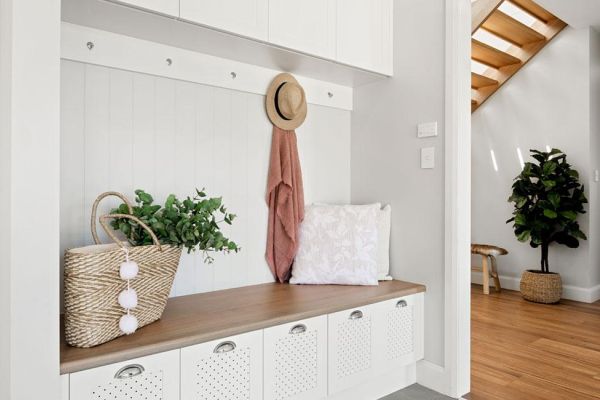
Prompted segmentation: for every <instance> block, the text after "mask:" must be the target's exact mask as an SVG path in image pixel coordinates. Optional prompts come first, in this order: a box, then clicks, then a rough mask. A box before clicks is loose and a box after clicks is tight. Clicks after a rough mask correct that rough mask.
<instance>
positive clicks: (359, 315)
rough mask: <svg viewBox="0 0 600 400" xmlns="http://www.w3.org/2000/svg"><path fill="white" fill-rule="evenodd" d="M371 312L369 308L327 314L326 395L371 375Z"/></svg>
mask: <svg viewBox="0 0 600 400" xmlns="http://www.w3.org/2000/svg"><path fill="white" fill-rule="evenodd" d="M374 311H375V308H374V307H373V306H371V305H370V306H364V307H359V308H352V309H348V310H344V311H340V312H337V313H334V314H330V315H329V394H333V393H336V392H339V391H341V390H343V389H347V388H350V387H352V386H356V385H357V384H360V383H362V382H365V381H367V380H368V379H369V378H370V377H371V376H372V375H373V366H374V361H375V360H374V359H373V347H374V344H375V342H374V338H375V335H374V331H375V329H374V326H373V322H374Z"/></svg>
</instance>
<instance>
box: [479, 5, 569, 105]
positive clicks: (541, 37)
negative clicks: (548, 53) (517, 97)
mask: <svg viewBox="0 0 600 400" xmlns="http://www.w3.org/2000/svg"><path fill="white" fill-rule="evenodd" d="M504 3H508V4H506V5H504ZM503 10H504V11H503ZM509 11H510V12H509ZM514 11H517V12H516V13H515V12H514ZM523 12H524V13H523ZM509 14H513V16H511V15H509ZM519 14H522V15H525V16H527V17H528V18H527V19H528V21H524V19H523V18H519ZM531 17H533V18H531ZM565 26H567V24H566V23H565V22H564V21H562V20H560V19H558V18H557V17H555V16H554V15H552V14H551V13H549V12H548V11H547V10H545V9H544V8H542V7H540V6H539V5H538V4H536V3H535V2H533V1H532V0H476V1H474V2H473V3H472V22H471V33H472V38H471V59H472V60H473V61H476V62H477V63H478V64H476V65H478V67H477V69H478V70H477V71H472V72H471V112H474V111H475V110H476V109H477V108H478V107H479V106H481V105H482V104H483V103H484V102H485V101H486V100H487V99H488V98H489V97H490V96H492V95H493V94H494V93H495V92H496V91H497V90H498V89H500V87H501V86H502V85H503V84H504V83H506V82H507V81H508V80H509V79H510V78H511V77H512V76H513V75H514V74H516V73H517V71H519V69H521V68H522V67H523V66H524V65H525V64H527V62H529V60H531V59H532V58H533V57H534V56H535V55H536V54H537V53H538V52H539V51H540V50H541V49H542V48H544V46H546V45H547V44H548V43H549V42H550V41H551V40H552V39H553V38H554V37H555V36H556V35H557V34H558V33H559V32H560V31H561V30H562V29H563V28H564V27H565ZM480 37H485V38H491V39H492V40H488V42H489V43H485V42H484V41H482V40H479V39H477V38H480ZM497 39H501V40H497Z"/></svg>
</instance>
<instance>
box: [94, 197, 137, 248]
mask: <svg viewBox="0 0 600 400" xmlns="http://www.w3.org/2000/svg"><path fill="white" fill-rule="evenodd" d="M109 196H115V197H118V198H119V199H121V200H123V202H124V203H125V204H127V208H128V209H129V214H131V215H133V207H131V203H130V202H129V200H127V197H125V196H124V195H122V194H121V193H119V192H104V193H102V194H101V195H100V196H98V198H97V199H96V200H95V201H94V205H93V206H92V221H91V224H90V226H91V227H92V237H93V238H94V243H96V244H101V242H100V238H99V237H98V228H97V227H96V214H97V212H98V205H99V204H100V201H102V199H104V198H105V197H109ZM105 230H106V228H105ZM106 233H108V231H106ZM108 234H109V236H111V238H112V237H113V236H112V235H110V233H108ZM113 240H114V238H113ZM117 243H121V242H120V241H117Z"/></svg>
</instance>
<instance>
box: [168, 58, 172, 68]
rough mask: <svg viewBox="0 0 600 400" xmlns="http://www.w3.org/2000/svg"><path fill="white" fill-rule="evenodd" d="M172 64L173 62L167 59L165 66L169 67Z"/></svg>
mask: <svg viewBox="0 0 600 400" xmlns="http://www.w3.org/2000/svg"><path fill="white" fill-rule="evenodd" d="M172 64H173V60H171V59H170V58H167V65H168V66H169V67H170V66H171V65H172Z"/></svg>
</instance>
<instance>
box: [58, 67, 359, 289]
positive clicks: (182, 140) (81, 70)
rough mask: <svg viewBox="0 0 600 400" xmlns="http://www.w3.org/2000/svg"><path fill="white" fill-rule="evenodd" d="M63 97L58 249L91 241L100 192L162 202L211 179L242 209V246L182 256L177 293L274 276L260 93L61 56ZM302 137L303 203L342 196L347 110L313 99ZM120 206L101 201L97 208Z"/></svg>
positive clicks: (236, 234) (346, 185)
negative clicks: (208, 258)
mask: <svg viewBox="0 0 600 400" xmlns="http://www.w3.org/2000/svg"><path fill="white" fill-rule="evenodd" d="M61 99H62V100H61V113H62V120H61V125H62V128H61V238H60V239H61V253H62V252H63V251H64V250H65V249H67V248H70V247H77V246H82V245H87V244H91V243H92V238H91V234H90V232H89V225H90V221H89V219H90V213H91V210H90V209H91V205H92V203H93V201H94V199H95V198H96V196H97V195H98V194H100V193H102V192H104V191H107V190H116V191H120V192H123V193H125V194H127V195H128V197H130V198H131V199H132V200H133V191H134V189H138V188H143V189H145V190H147V191H148V192H150V193H152V194H153V195H155V199H156V200H157V201H158V202H163V201H164V199H165V198H166V196H167V195H168V194H169V193H175V194H177V195H178V196H185V195H188V194H189V195H191V194H193V192H194V189H195V188H196V187H198V188H202V187H206V188H207V190H208V193H209V194H210V195H213V196H223V198H224V203H225V204H226V205H227V206H228V207H229V209H230V210H231V211H232V212H235V213H236V214H237V215H238V219H237V220H236V221H235V223H234V225H233V226H232V227H230V228H229V229H227V230H226V232H227V234H228V235H229V236H230V237H231V238H232V239H233V240H235V241H236V242H238V243H239V244H240V245H241V246H242V248H243V250H242V251H241V252H240V253H239V254H235V255H228V256H217V257H216V261H215V263H214V264H212V265H205V264H204V263H203V262H202V259H201V258H200V256H199V255H191V256H188V255H184V256H183V257H182V260H181V264H180V267H179V270H178V273H177V277H176V279H175V285H174V288H173V292H172V295H176V296H178V295H185V294H190V293H197V292H204V291H211V290H218V289H224V288H230V287H237V286H243V285H250V284H256V283H262V282H269V281H271V280H272V277H271V274H270V271H269V269H268V267H267V264H266V262H265V261H264V250H265V241H266V225H267V207H266V205H265V201H264V197H265V185H266V178H267V168H268V161H269V151H270V145H271V129H272V128H271V125H270V123H269V121H268V119H267V117H266V115H265V112H264V97H263V96H260V95H256V94H250V93H244V92H238V91H235V90H231V89H222V88H216V87H210V86H205V85H200V84H196V83H190V82H184V81H178V80H174V79H168V78H162V77H157V76H151V75H145V74H141V73H136V72H128V71H122V70H118V69H112V68H107V67H101V66H95V65H90V64H83V63H78V62H73V61H62V94H61ZM297 134H298V142H299V149H300V158H301V163H302V168H303V176H304V186H305V187H304V189H305V196H306V201H307V203H310V202H314V201H322V202H349V200H350V112H349V111H344V110H340V109H334V108H328V107H323V106H315V105H309V110H308V117H307V120H306V122H305V123H304V125H303V126H302V127H301V128H300V129H298V130H297ZM117 203H118V201H116V200H115V201H113V200H110V201H109V200H108V199H107V200H106V201H105V202H104V204H103V206H102V207H101V210H100V212H102V211H104V212H106V211H108V210H109V209H110V208H111V207H113V206H114V205H115V204H117ZM101 237H102V238H104V240H106V235H101Z"/></svg>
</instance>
